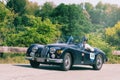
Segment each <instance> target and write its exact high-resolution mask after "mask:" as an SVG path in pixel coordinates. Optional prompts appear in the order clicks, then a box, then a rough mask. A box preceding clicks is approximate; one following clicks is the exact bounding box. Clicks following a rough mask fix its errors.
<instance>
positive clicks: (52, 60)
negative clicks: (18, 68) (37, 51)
mask: <svg viewBox="0 0 120 80" xmlns="http://www.w3.org/2000/svg"><path fill="white" fill-rule="evenodd" d="M25 59H27V60H36V61H37V62H52V63H63V59H51V58H34V59H33V57H26V58H25Z"/></svg>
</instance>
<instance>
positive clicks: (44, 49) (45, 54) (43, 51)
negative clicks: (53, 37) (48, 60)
mask: <svg viewBox="0 0 120 80" xmlns="http://www.w3.org/2000/svg"><path fill="white" fill-rule="evenodd" d="M48 51H49V48H48V47H47V46H45V47H44V48H43V50H42V51H41V57H46V56H47V53H48Z"/></svg>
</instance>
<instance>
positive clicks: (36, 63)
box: [30, 60, 40, 68]
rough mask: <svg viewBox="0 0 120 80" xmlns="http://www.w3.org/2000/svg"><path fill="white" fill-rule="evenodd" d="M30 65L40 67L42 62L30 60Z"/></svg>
mask: <svg viewBox="0 0 120 80" xmlns="http://www.w3.org/2000/svg"><path fill="white" fill-rule="evenodd" d="M30 65H31V66H32V67H33V68H38V67H39V65H40V63H39V62H36V61H32V60H30Z"/></svg>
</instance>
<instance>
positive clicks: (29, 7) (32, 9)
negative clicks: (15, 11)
mask: <svg viewBox="0 0 120 80" xmlns="http://www.w3.org/2000/svg"><path fill="white" fill-rule="evenodd" d="M39 10H40V6H39V5H38V4H37V3H33V2H29V1H27V2H26V6H25V11H24V14H28V15H35V16H36V15H38V13H39Z"/></svg>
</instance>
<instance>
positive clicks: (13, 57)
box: [0, 53, 28, 64]
mask: <svg viewBox="0 0 120 80" xmlns="http://www.w3.org/2000/svg"><path fill="white" fill-rule="evenodd" d="M0 63H1V64H6V63H7V64H9V63H10V64H14V63H28V61H27V60H25V53H22V54H18V53H3V56H1V57H0Z"/></svg>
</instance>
